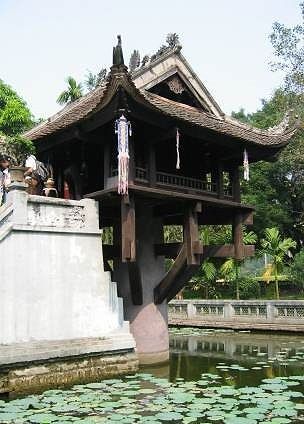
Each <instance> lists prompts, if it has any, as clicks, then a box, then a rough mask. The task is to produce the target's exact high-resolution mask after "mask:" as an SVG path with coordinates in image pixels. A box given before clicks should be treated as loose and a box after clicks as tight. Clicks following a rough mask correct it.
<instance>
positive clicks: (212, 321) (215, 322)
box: [169, 299, 304, 331]
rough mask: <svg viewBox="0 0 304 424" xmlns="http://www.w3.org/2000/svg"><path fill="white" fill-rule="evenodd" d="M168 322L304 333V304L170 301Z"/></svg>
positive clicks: (288, 301)
mask: <svg viewBox="0 0 304 424" xmlns="http://www.w3.org/2000/svg"><path fill="white" fill-rule="evenodd" d="M169 323H171V324H181V325H188V324H189V325H198V326H208V327H212V326H213V327H228V328H248V329H264V330H284V331H285V330H287V331H304V301H301V300H267V301H265V300H264V301H263V300H238V301H237V300H198V299H193V300H173V301H171V302H170V303H169Z"/></svg>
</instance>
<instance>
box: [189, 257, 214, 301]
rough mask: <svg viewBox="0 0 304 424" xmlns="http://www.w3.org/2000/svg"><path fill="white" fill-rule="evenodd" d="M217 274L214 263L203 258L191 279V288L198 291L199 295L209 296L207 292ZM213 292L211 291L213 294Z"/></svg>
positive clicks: (210, 288)
mask: <svg viewBox="0 0 304 424" xmlns="http://www.w3.org/2000/svg"><path fill="white" fill-rule="evenodd" d="M216 276H217V268H216V265H215V264H214V263H213V262H212V261H211V260H208V259H207V260H205V261H204V262H203V263H202V265H201V267H200V269H199V272H198V273H197V274H196V275H195V277H193V278H192V280H191V288H192V290H194V291H196V292H199V293H200V297H205V298H206V299H208V298H209V294H210V293H209V292H210V291H212V287H214V284H215V280H216ZM214 294H215V293H213V295H214Z"/></svg>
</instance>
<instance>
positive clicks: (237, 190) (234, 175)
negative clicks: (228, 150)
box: [229, 166, 241, 203]
mask: <svg viewBox="0 0 304 424" xmlns="http://www.w3.org/2000/svg"><path fill="white" fill-rule="evenodd" d="M229 174H230V179H231V183H232V195H233V199H234V201H235V202H238V203H240V202H241V185H240V172H239V167H238V166H236V167H235V168H234V169H233V170H231V172H230V173H229Z"/></svg>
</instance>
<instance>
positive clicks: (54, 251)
mask: <svg viewBox="0 0 304 424" xmlns="http://www.w3.org/2000/svg"><path fill="white" fill-rule="evenodd" d="M98 223H99V216H98V205H97V202H95V201H93V200H90V199H85V200H81V201H70V200H63V199H53V198H45V197H40V196H29V195H28V194H27V193H25V192H24V191H17V190H13V191H11V192H10V193H9V195H8V202H7V203H6V205H5V206H3V207H2V208H0V257H1V285H0V346H1V344H10V343H20V342H27V341H33V340H64V339H75V338H82V337H102V336H105V335H109V334H112V333H113V332H129V330H128V326H127V325H125V323H124V321H123V310H122V300H121V299H120V298H118V296H117V292H116V283H113V282H112V281H111V277H110V273H107V272H104V269H103V256H102V243H101V231H100V230H99V225H98ZM130 337H131V336H130Z"/></svg>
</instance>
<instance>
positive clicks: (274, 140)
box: [143, 91, 296, 146]
mask: <svg viewBox="0 0 304 424" xmlns="http://www.w3.org/2000/svg"><path fill="white" fill-rule="evenodd" d="M143 95H144V97H145V98H146V99H147V100H148V101H149V102H150V103H151V104H153V105H154V106H156V107H157V108H158V109H159V110H161V111H162V112H163V113H165V114H167V115H170V116H172V117H173V118H177V119H180V120H182V121H186V122H188V123H191V124H193V125H196V126H200V127H203V128H207V129H209V130H212V131H215V132H217V133H221V134H225V135H229V136H231V137H235V138H239V139H242V140H244V141H249V142H252V143H255V144H261V145H269V146H277V145H280V144H285V143H286V142H287V141H288V140H289V139H290V138H291V137H292V136H293V135H294V133H295V131H296V129H295V128H292V129H290V130H287V131H285V132H283V133H281V134H278V133H275V132H271V131H270V130H261V129H259V128H255V127H252V126H250V125H246V124H243V123H242V122H239V121H237V120H236V119H233V118H231V117H229V116H225V115H224V116H223V117H221V118H218V117H216V116H214V115H212V114H211V113H208V112H203V111H201V110H200V109H197V108H195V107H192V106H188V105H185V104H182V103H177V102H175V101H173V100H169V99H167V98H164V97H161V96H159V95H157V94H154V93H150V92H148V91H145V92H144V93H143Z"/></svg>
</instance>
